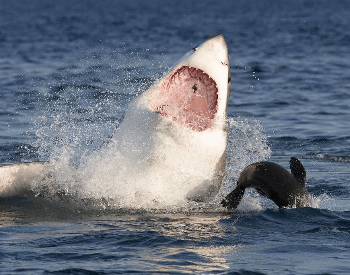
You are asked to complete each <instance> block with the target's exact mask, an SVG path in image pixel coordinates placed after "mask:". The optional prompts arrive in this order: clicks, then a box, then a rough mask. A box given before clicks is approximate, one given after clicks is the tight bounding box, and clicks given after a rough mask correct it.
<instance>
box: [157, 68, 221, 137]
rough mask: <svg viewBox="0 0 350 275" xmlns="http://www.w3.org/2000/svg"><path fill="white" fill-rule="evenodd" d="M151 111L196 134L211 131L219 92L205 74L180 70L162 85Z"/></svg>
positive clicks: (196, 70)
mask: <svg viewBox="0 0 350 275" xmlns="http://www.w3.org/2000/svg"><path fill="white" fill-rule="evenodd" d="M160 89H161V91H160V93H159V96H160V98H156V99H154V105H153V106H154V107H153V110H154V111H156V112H158V113H160V114H161V115H162V116H167V117H171V118H172V119H173V120H174V121H177V122H179V123H181V124H182V125H184V126H186V127H188V128H191V129H192V130H195V131H204V130H206V129H208V128H210V127H211V125H212V119H213V118H214V117H215V114H216V112H217V103H218V88H217V85H216V82H215V81H214V80H213V79H212V78H211V77H210V76H209V75H208V74H207V73H205V72H204V71H202V70H200V69H197V68H194V67H189V66H182V67H180V68H179V69H178V70H176V71H175V72H174V73H172V74H171V75H169V76H168V77H167V78H166V79H165V80H164V81H163V83H162V84H161V87H160Z"/></svg>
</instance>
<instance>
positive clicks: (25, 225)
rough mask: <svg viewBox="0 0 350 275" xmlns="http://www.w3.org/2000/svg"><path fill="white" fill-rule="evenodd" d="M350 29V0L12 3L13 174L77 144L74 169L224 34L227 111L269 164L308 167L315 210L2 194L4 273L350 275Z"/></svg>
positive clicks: (0, 54) (8, 153)
mask: <svg viewBox="0 0 350 275" xmlns="http://www.w3.org/2000/svg"><path fill="white" fill-rule="evenodd" d="M349 25H350V2H349V1H346V0H344V1H341V0H332V1H326V0H318V1H316V0H315V1H312V0H294V1H287V0H272V1H268V0H261V1H253V0H236V1H218V0H215V1H214V0H213V1H210V0H202V1H184V0H177V1H167V2H165V1H156V0H152V1H141V0H128V1H122V0H121V1H108V0H105V1H94V0H85V1H83V0H76V1H69V0H60V1H44V0H42V1H40V0H36V1H29V0H22V1H11V0H1V1H0V164H1V165H6V164H12V163H19V162H28V161H47V160H49V159H50V158H52V157H53V155H54V154H56V153H57V154H61V153H62V150H61V149H62V148H63V147H64V146H63V145H67V144H69V145H70V148H71V149H72V151H70V153H71V161H72V162H73V163H78V162H79V159H80V158H81V156H82V155H83V154H88V153H89V152H90V151H94V150H98V148H100V146H102V144H103V143H104V142H106V140H108V138H109V137H110V136H111V135H112V134H113V131H114V130H115V128H116V127H117V126H118V124H119V122H120V121H121V119H122V117H123V113H124V111H125V109H126V107H127V104H128V103H129V102H130V101H131V100H132V99H133V98H134V97H135V96H136V95H138V94H140V93H141V92H142V91H143V90H145V89H146V88H147V87H149V86H150V85H151V84H152V83H153V82H154V81H155V80H156V79H157V78H158V77H160V76H161V75H162V74H163V73H164V72H165V71H166V70H167V69H168V68H169V66H171V65H172V64H173V63H174V62H175V61H176V60H177V59H178V58H180V57H181V56H182V55H183V54H184V53H186V52H187V50H189V49H191V48H193V47H195V46H197V45H198V44H200V43H202V42H203V41H204V40H205V39H207V38H208V37H210V36H213V35H216V34H218V33H222V34H223V35H224V36H225V39H226V42H227V44H228V48H229V53H230V65H231V70H232V92H231V97H230V101H229V107H228V115H229V117H230V118H232V119H233V120H235V121H238V122H239V123H241V124H242V125H248V126H250V127H251V128H250V130H249V131H250V132H249V133H253V134H251V136H248V141H249V139H250V140H251V142H253V143H254V144H260V143H259V142H260V141H264V137H267V146H268V147H269V149H270V152H271V153H270V154H269V160H270V161H274V162H278V163H279V164H281V165H282V166H284V167H288V161H289V159H290V157H291V156H296V157H298V158H299V159H300V160H301V161H302V162H303V164H304V166H305V168H306V170H307V189H308V191H309V192H310V194H311V195H312V196H313V198H314V205H313V207H309V208H300V209H277V208H276V206H275V205H274V204H273V203H271V202H269V201H267V200H266V199H264V198H261V197H260V196H259V195H257V194H255V193H254V192H253V193H251V194H250V197H248V199H247V200H246V201H245V204H244V205H243V206H242V207H241V208H239V209H238V211H236V212H234V213H232V212H227V211H226V210H224V209H223V208H220V207H212V206H210V207H208V206H203V207H201V206H198V207H194V208H191V209H188V208H186V207H184V209H182V210H181V209H180V210H179V209H176V211H175V210H174V209H170V210H169V209H163V210H157V211H152V210H149V209H114V208H108V207H105V208H95V207H91V202H90V201H86V202H84V203H85V204H84V205H81V204H80V205H76V204H74V203H72V201H71V200H70V199H69V198H65V197H64V196H61V197H59V199H57V201H50V200H48V199H46V198H40V197H38V198H37V200H34V201H33V200H29V199H26V198H1V199H0V259H1V261H0V273H2V274H123V273H141V274H156V273H164V274H185V273H199V274H349V273H350V262H349V258H350V235H349V234H350V184H349V177H350V127H349V125H350V124H349V119H350V77H349V75H350V63H349V60H350V47H349V45H350V29H349ZM254 125H255V126H254ZM256 125H258V126H256ZM256 132H258V133H257V134H254V133H256ZM256 139H258V140H256ZM260 139H261V140H260ZM234 140H235V137H231V138H230V140H229V142H231V143H232V142H234ZM263 143H264V142H262V144H263ZM246 144H247V141H246V142H243V143H241V147H242V148H241V149H242V150H245V149H246V148H245V146H246ZM64 148H66V147H64ZM60 150H61V151H60ZM264 150H265V151H266V148H265V147H264V146H262V147H258V148H255V149H254V150H253V151H252V152H251V153H250V155H249V157H250V158H251V159H254V155H255V154H257V153H256V152H261V151H264ZM244 157H245V158H247V157H246V155H244V156H243V157H242V158H244ZM246 161H248V160H247V159H246ZM228 168H229V169H234V168H235V167H233V166H232V167H228ZM229 180H230V181H231V184H232V185H233V184H234V181H235V178H232V179H229ZM251 201H253V203H252V202H251ZM106 205H108V204H106Z"/></svg>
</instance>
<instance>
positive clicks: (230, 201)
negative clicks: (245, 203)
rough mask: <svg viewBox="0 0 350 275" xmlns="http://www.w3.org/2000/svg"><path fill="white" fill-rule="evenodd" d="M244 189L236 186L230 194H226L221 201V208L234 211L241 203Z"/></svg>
mask: <svg viewBox="0 0 350 275" xmlns="http://www.w3.org/2000/svg"><path fill="white" fill-rule="evenodd" d="M244 191H245V188H241V187H240V186H237V187H236V188H235V189H234V190H233V191H232V192H231V193H230V194H228V195H227V196H226V197H225V198H224V199H223V200H222V201H221V204H222V206H224V207H226V208H228V209H236V208H237V206H238V205H239V203H240V202H241V200H242V198H243V195H244Z"/></svg>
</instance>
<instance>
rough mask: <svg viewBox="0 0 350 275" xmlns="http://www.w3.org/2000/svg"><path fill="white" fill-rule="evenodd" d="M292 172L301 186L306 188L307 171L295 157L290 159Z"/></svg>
mask: <svg viewBox="0 0 350 275" xmlns="http://www.w3.org/2000/svg"><path fill="white" fill-rule="evenodd" d="M289 164H290V171H291V172H292V174H293V176H294V177H295V178H296V180H297V181H298V182H299V183H300V185H301V186H305V181H306V171H305V168H304V166H303V164H302V163H301V162H300V161H299V160H298V159H297V158H294V157H291V158H290V162H289Z"/></svg>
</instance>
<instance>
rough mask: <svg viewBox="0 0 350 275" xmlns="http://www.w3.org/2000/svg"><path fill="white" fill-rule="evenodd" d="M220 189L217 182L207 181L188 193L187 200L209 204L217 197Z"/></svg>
mask: <svg viewBox="0 0 350 275" xmlns="http://www.w3.org/2000/svg"><path fill="white" fill-rule="evenodd" d="M219 188H220V187H219V186H217V184H215V182H212V181H209V180H207V181H204V182H203V183H202V184H200V185H199V186H197V187H195V188H194V189H192V190H191V191H190V192H188V193H187V195H186V198H187V199H188V200H191V201H196V202H207V201H209V200H210V199H212V198H213V197H214V196H216V194H217V193H218V191H219Z"/></svg>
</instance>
